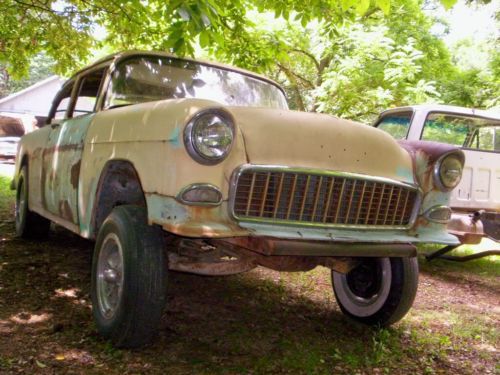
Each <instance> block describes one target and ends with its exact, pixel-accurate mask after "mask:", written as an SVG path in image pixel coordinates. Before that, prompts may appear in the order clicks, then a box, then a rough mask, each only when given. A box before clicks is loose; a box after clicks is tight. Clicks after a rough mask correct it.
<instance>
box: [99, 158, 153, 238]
mask: <svg viewBox="0 0 500 375" xmlns="http://www.w3.org/2000/svg"><path fill="white" fill-rule="evenodd" d="M123 204H135V205H138V206H144V207H146V198H145V196H144V191H143V190H142V186H141V181H140V179H139V175H138V174H137V172H136V170H135V168H134V166H133V165H132V163H130V162H128V161H124V160H113V161H110V162H108V163H107V164H106V166H105V167H104V169H103V171H102V173H101V177H100V179H99V185H98V186H97V192H96V200H95V203H94V211H93V215H92V228H93V234H94V236H97V232H98V231H99V228H100V227H101V225H102V223H103V222H104V220H105V219H106V217H108V215H109V214H110V213H111V211H112V210H113V208H115V207H116V206H120V205H123Z"/></svg>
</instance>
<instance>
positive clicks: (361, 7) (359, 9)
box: [356, 0, 370, 16]
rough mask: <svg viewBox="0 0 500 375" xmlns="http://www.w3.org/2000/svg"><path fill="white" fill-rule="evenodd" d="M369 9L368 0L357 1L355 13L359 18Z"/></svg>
mask: <svg viewBox="0 0 500 375" xmlns="http://www.w3.org/2000/svg"><path fill="white" fill-rule="evenodd" d="M369 7H370V0H359V1H358V4H357V5H356V13H358V14H359V15H360V16H362V15H364V14H365V13H366V11H367V10H368V8H369Z"/></svg>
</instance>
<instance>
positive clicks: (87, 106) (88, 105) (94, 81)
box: [73, 68, 106, 117]
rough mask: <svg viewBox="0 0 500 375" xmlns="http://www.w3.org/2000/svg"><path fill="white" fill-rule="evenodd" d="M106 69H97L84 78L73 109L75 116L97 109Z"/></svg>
mask: <svg viewBox="0 0 500 375" xmlns="http://www.w3.org/2000/svg"><path fill="white" fill-rule="evenodd" d="M105 70H106V68H104V69H100V70H96V71H94V72H91V73H89V74H87V75H86V76H84V77H83V78H82V80H81V81H80V82H81V83H80V90H79V92H78V96H77V98H76V103H75V108H74V109H73V117H77V116H81V115H86V114H88V113H93V112H94V111H95V105H96V101H97V96H98V94H99V88H100V87H101V81H102V79H103V77H104V72H105Z"/></svg>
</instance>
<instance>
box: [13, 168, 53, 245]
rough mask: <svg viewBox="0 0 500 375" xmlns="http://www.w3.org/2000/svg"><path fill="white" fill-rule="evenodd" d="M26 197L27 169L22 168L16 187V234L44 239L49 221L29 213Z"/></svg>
mask: <svg viewBox="0 0 500 375" xmlns="http://www.w3.org/2000/svg"><path fill="white" fill-rule="evenodd" d="M28 197H29V189H28V168H27V167H26V166H24V167H23V168H22V169H21V172H20V173H19V178H18V181H17V187H16V213H15V215H16V233H17V235H18V236H19V237H22V238H30V239H39V238H45V237H47V234H48V233H49V229H50V220H48V219H46V218H44V217H43V216H40V215H38V214H37V213H36V212H33V211H30V209H29V207H28Z"/></svg>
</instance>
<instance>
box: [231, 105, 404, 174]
mask: <svg viewBox="0 0 500 375" xmlns="http://www.w3.org/2000/svg"><path fill="white" fill-rule="evenodd" d="M228 110H229V111H230V112H231V113H232V114H233V116H234V118H235V121H236V124H237V126H238V128H239V129H240V131H241V134H242V138H243V142H244V147H245V150H246V154H247V159H248V162H249V163H251V164H262V165H282V166H291V167H304V168H313V169H320V170H330V171H342V172H351V173H360V174H365V175H370V176H379V177H385V178H391V179H394V180H398V181H403V182H408V183H414V174H413V163H412V158H411V156H410V155H409V154H408V152H407V151H405V150H404V149H403V148H402V147H400V146H399V145H398V143H397V142H396V141H395V140H394V139H393V138H392V137H391V136H390V135H388V134H387V133H385V132H383V131H381V130H378V129H375V128H372V127H370V126H368V125H363V124H359V123H356V122H353V121H348V120H342V119H339V118H335V117H333V116H329V115H323V114H317V113H306V112H296V111H289V110H277V109H267V108H250V107H230V108H228Z"/></svg>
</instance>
